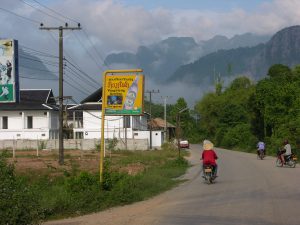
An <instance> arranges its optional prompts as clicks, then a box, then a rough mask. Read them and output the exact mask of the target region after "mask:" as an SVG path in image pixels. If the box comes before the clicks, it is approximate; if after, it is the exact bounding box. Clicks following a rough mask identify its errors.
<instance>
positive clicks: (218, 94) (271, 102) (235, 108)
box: [195, 64, 300, 155]
mask: <svg viewBox="0 0 300 225" xmlns="http://www.w3.org/2000/svg"><path fill="white" fill-rule="evenodd" d="M195 111H196V112H197V113H199V115H200V118H201V123H200V125H199V126H200V127H199V129H200V133H199V135H200V136H201V139H204V138H209V139H211V140H212V141H214V142H215V144H216V146H220V147H224V148H229V149H236V150H241V151H247V152H254V151H255V150H256V143H257V142H258V141H264V142H265V143H266V148H267V154H275V153H276V152H277V150H278V149H279V148H281V147H282V144H283V141H284V140H285V139H288V140H289V142H290V143H291V145H292V150H293V151H294V152H295V153H297V154H298V155H299V151H298V150H299V147H300V138H299V137H300V66H296V67H294V68H293V69H291V68H289V67H287V66H285V65H281V64H276V65H273V66H272V67H270V68H269V70H268V74H267V77H266V78H265V79H262V80H260V81H258V82H257V83H254V82H253V81H251V80H250V79H249V78H248V77H246V76H240V77H238V78H236V79H234V80H233V81H232V82H231V84H230V85H229V86H228V87H226V88H224V87H223V82H222V81H221V80H219V81H218V82H217V83H216V88H215V91H214V92H211V93H207V94H206V95H205V96H204V97H203V98H202V99H201V100H199V101H198V102H197V104H196V106H195Z"/></svg>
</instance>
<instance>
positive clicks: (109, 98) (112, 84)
mask: <svg viewBox="0 0 300 225" xmlns="http://www.w3.org/2000/svg"><path fill="white" fill-rule="evenodd" d="M104 91H105V114H107V115H141V114H143V108H144V76H143V75H135V74H132V75H131V74H126V75H106V77H105V90H104Z"/></svg>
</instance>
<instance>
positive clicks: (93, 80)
mask: <svg viewBox="0 0 300 225" xmlns="http://www.w3.org/2000/svg"><path fill="white" fill-rule="evenodd" d="M65 60H66V61H67V62H68V63H70V65H72V66H73V67H74V68H75V69H77V70H78V71H79V72H81V73H83V74H84V75H85V76H87V78H89V79H90V80H91V81H92V82H94V83H98V81H96V80H95V79H93V78H92V77H91V76H89V75H88V74H87V73H85V72H83V71H82V70H81V69H80V68H79V67H77V66H75V65H74V64H73V63H71V62H70V61H69V60H68V59H65Z"/></svg>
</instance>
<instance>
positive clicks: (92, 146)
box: [0, 139, 148, 150]
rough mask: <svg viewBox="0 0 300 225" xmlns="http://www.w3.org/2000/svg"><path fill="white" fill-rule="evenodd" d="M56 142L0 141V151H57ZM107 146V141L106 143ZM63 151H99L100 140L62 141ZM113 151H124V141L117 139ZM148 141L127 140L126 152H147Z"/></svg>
mask: <svg viewBox="0 0 300 225" xmlns="http://www.w3.org/2000/svg"><path fill="white" fill-rule="evenodd" d="M58 144H59V143H58V140H57V139H52V140H0V150H12V149H16V150H27V149H28V150H32V149H33V150H35V149H37V148H39V149H40V150H42V149H46V150H57V149H58ZM106 145H108V141H106ZM64 149H79V150H100V139H86V140H84V139H81V140H74V139H69V140H64ZM115 149H120V150H125V149H126V145H125V140H121V139H119V141H118V144H117V146H116V147H115ZM147 149H148V140H147V139H140V140H133V139H128V140H127V150H147Z"/></svg>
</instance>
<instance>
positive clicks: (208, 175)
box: [203, 165, 216, 184]
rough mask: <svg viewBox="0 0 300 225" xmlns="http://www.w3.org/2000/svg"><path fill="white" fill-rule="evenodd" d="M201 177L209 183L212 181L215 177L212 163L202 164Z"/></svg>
mask: <svg viewBox="0 0 300 225" xmlns="http://www.w3.org/2000/svg"><path fill="white" fill-rule="evenodd" d="M203 178H204V179H205V181H206V182H207V183H209V184H211V183H213V181H214V180H215V179H216V175H215V174H214V172H213V166H212V165H204V166H203Z"/></svg>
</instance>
